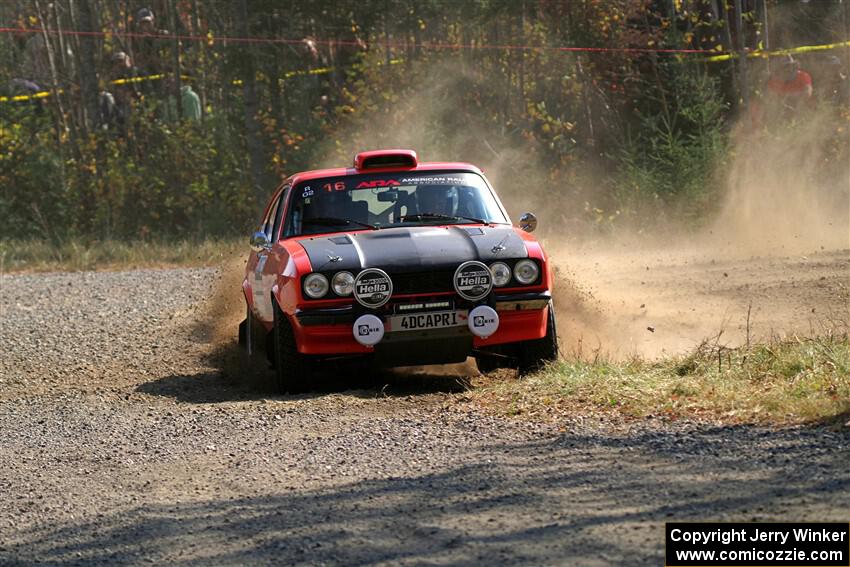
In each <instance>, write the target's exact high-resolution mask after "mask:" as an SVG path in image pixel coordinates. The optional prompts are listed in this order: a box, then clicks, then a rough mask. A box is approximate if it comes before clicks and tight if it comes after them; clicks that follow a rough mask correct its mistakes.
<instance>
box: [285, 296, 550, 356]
mask: <svg viewBox="0 0 850 567" xmlns="http://www.w3.org/2000/svg"><path fill="white" fill-rule="evenodd" d="M551 300H552V297H551V294H550V293H549V292H548V291H546V292H536V293H522V294H504V295H498V294H496V295H495V296H494V297H493V298H492V302H491V305H492V306H493V307H494V308H495V309H496V311H497V312H498V314H499V328H498V330H497V331H496V332H495V333H493V334H492V335H491V336H489V337H487V338H486V339H484V338H480V337H476V336H473V335H472V333H471V332H470V331H469V330H468V329H467V328H466V327H453V328H449V329H434V330H424V331H401V332H388V333H386V335H384V338H383V340H382V341H381V342H380V343H379V344H378V345H376V346H375V347H367V346H363V345H361V344H360V343H358V342H357V341H356V340H355V339H354V336H353V334H352V325H354V321H355V320H356V319H357V317H359V316H360V315H362V314H364V313H367V311H365V310H364V309H362V308H361V307H360V306H359V305H346V306H342V307H332V308H319V309H309V310H306V309H305V310H296V312H295V315H294V317H293V318H292V319H293V321H292V323H293V328H294V329H295V334H296V339H297V343H298V350H299V352H301V353H302V354H310V355H325V356H333V355H356V354H372V353H375V354H381V355H382V357H384V355H386V356H387V357H388V358H391V359H393V362H392V363H391V364H394V365H403V364H404V363H405V361H406V360H407V359H408V358H409V359H410V362H409V364H437V363H440V362H447V360H443V358H446V357H449V358H452V359H453V360H454V359H464V358H465V357H466V356H468V355H469V353H470V352H471V351H472V350H473V349H478V348H482V347H488V346H495V345H500V344H507V343H515V342H520V341H527V340H533V339H539V338H542V337H544V336H545V335H546V324H547V317H548V309H549V305H550V302H551ZM392 305H393V303H392V302H391V303H390V304H389V305H388V307H390V308H392ZM372 313H373V314H374V315H377V316H378V317H380V318H382V319H384V320H385V319H386V317H387V316H388V315H389V310H386V311H376V312H372ZM402 351H404V352H405V353H406V355H405V356H400V354H399V353H400V352H402ZM435 353H436V354H435ZM432 355H433V356H432ZM449 355H451V356H449ZM441 357H442V358H441ZM396 359H400V360H396ZM438 359H439V362H438V361H437V360H438Z"/></svg>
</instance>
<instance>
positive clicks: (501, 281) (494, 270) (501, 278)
mask: <svg viewBox="0 0 850 567" xmlns="http://www.w3.org/2000/svg"><path fill="white" fill-rule="evenodd" d="M490 273H491V274H493V285H494V286H496V287H502V286H505V285H508V282H509V281H511V269H510V268H509V267H508V265H507V264H505V263H504V262H495V263H493V264H490Z"/></svg>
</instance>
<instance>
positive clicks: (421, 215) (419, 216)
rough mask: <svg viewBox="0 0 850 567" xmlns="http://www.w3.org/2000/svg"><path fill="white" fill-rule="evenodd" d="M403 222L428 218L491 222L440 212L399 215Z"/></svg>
mask: <svg viewBox="0 0 850 567" xmlns="http://www.w3.org/2000/svg"><path fill="white" fill-rule="evenodd" d="M399 220H400V221H401V222H407V221H408V220H413V221H428V220H468V221H472V222H474V223H477V224H490V223H489V222H487V221H486V220H481V219H476V218H473V217H465V216H463V215H443V214H440V213H418V214H415V215H404V216H403V217H399Z"/></svg>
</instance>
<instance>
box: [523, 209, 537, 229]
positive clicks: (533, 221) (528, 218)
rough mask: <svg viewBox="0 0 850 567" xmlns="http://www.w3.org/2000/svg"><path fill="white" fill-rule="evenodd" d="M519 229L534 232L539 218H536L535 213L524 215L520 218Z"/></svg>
mask: <svg viewBox="0 0 850 567" xmlns="http://www.w3.org/2000/svg"><path fill="white" fill-rule="evenodd" d="M519 227H520V228H521V229H523V230H524V231H525V232H534V230H535V229H536V228H537V217H536V216H534V213H523V214H522V216H521V217H519Z"/></svg>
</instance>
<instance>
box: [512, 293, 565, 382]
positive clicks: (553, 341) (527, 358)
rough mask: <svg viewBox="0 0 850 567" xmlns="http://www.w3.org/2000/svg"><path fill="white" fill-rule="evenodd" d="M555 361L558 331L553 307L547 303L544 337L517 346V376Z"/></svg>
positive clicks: (529, 372) (556, 357)
mask: <svg viewBox="0 0 850 567" xmlns="http://www.w3.org/2000/svg"><path fill="white" fill-rule="evenodd" d="M555 360H558V330H557V328H556V326H555V307H554V306H553V305H552V303H549V317H548V320H547V322H546V336H544V337H543V338H541V339H535V340H533V341H525V342H523V343H520V344H519V374H520V376H524V375H526V374H531V373H532V372H536V371H538V370H540V369H541V368H542V367H543V366H544V365H545V364H546V363H547V362H554V361H555Z"/></svg>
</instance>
